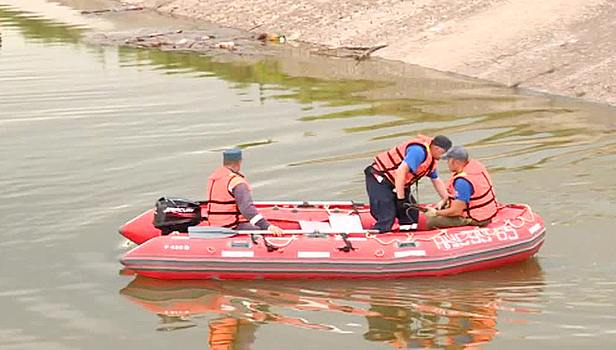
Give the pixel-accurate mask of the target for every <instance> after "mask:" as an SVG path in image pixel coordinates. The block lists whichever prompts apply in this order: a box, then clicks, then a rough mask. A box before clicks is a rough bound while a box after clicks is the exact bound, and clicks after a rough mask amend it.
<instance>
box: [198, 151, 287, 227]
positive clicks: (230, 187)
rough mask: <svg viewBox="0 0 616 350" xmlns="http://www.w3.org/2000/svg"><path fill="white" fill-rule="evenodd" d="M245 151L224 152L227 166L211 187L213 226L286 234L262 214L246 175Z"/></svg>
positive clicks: (209, 218) (209, 200)
mask: <svg viewBox="0 0 616 350" xmlns="http://www.w3.org/2000/svg"><path fill="white" fill-rule="evenodd" d="M241 166H242V151H241V150H240V149H237V148H233V149H228V150H225V151H224V152H223V166H221V167H220V168H218V169H217V170H216V171H214V173H212V175H210V177H209V184H208V190H207V222H208V223H209V224H210V226H221V227H229V228H233V229H238V230H259V229H261V230H268V231H270V232H271V233H273V234H274V235H276V236H280V235H282V234H283V231H282V229H281V228H280V227H278V226H276V225H272V224H270V223H269V221H267V219H265V218H264V217H263V215H261V214H259V211H258V210H257V208H255V205H254V203H253V200H252V189H251V188H250V185H249V184H248V181H247V180H246V178H244V176H243V175H242V174H240V168H241Z"/></svg>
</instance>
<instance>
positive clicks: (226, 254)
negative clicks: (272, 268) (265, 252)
mask: <svg viewBox="0 0 616 350" xmlns="http://www.w3.org/2000/svg"><path fill="white" fill-rule="evenodd" d="M221 254H222V257H223V258H252V257H254V256H255V252H253V251H245V252H242V251H234V250H223V251H222V252H221Z"/></svg>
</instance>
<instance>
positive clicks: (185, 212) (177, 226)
mask: <svg viewBox="0 0 616 350" xmlns="http://www.w3.org/2000/svg"><path fill="white" fill-rule="evenodd" d="M199 222H201V206H200V205H199V203H198V202H193V201H189V200H186V199H182V198H169V197H161V198H160V199H159V200H157V201H156V209H155V212H154V227H156V228H157V229H159V230H161V232H162V234H163V235H168V234H170V233H171V232H173V231H179V232H188V227H189V226H195V225H197V224H199Z"/></svg>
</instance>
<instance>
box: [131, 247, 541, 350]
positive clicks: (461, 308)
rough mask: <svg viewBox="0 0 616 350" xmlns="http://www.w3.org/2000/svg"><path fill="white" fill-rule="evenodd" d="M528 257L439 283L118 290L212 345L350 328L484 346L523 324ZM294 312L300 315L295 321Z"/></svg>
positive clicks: (534, 279) (396, 342) (530, 312)
mask: <svg viewBox="0 0 616 350" xmlns="http://www.w3.org/2000/svg"><path fill="white" fill-rule="evenodd" d="M543 288H544V277H543V272H542V270H541V267H540V266H539V264H538V263H537V261H535V260H534V259H531V260H528V261H526V262H523V263H520V264H514V265H510V266H507V267H503V268H500V269H498V270H494V271H482V272H474V273H467V274H464V275H463V276H453V277H451V278H447V279H441V278H422V279H416V280H384V281H327V282H325V281H318V280H315V281H310V280H308V281H172V282H171V281H162V280H154V279H148V278H142V277H137V278H135V279H134V280H133V281H131V282H130V283H129V284H128V285H127V286H126V287H125V288H123V289H122V290H121V291H120V293H121V294H122V295H123V296H125V297H126V298H127V299H128V300H130V301H131V302H133V303H135V304H137V305H140V306H141V307H143V308H144V309H146V310H148V311H150V312H152V313H154V314H156V315H157V316H158V317H160V320H159V325H158V326H157V330H159V331H177V330H182V329H186V328H193V327H198V328H204V330H203V331H204V341H206V340H205V339H206V336H205V332H206V331H207V332H208V336H207V341H208V342H209V345H210V346H211V347H212V348H214V346H215V345H225V344H226V345H231V346H235V348H248V346H247V345H249V344H250V343H252V342H253V341H254V339H255V335H256V333H257V332H258V329H259V327H261V326H263V325H268V324H276V325H280V326H283V327H297V328H302V329H306V330H310V331H313V332H314V331H324V332H330V333H335V334H340V335H344V334H358V335H361V336H362V337H363V339H364V340H365V341H369V342H379V343H385V344H389V345H392V346H394V347H399V348H409V347H410V348H416V347H422V348H423V347H440V346H454V347H466V346H472V345H481V344H484V345H485V344H487V343H489V342H491V341H492V340H493V338H494V337H495V336H497V335H498V334H499V330H498V329H499V323H504V322H506V323H517V324H527V326H529V327H530V326H531V325H530V323H532V319H533V317H535V315H538V314H541V312H542V310H541V309H536V308H528V306H526V305H528V304H530V303H532V302H533V301H536V300H537V299H539V298H540V297H541V294H542V293H543V291H544V289H543ZM297 311H299V312H301V317H297Z"/></svg>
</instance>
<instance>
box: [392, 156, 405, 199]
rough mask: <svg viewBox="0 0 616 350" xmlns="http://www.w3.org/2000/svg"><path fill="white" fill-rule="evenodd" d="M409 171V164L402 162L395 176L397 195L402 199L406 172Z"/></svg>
mask: <svg viewBox="0 0 616 350" xmlns="http://www.w3.org/2000/svg"><path fill="white" fill-rule="evenodd" d="M408 173H409V165H408V164H407V163H406V162H404V161H403V162H402V163H400V166H398V169H396V177H395V178H394V179H395V181H396V183H395V184H394V185H395V187H396V197H397V198H398V199H400V200H402V199H404V184H405V183H406V174H408Z"/></svg>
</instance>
